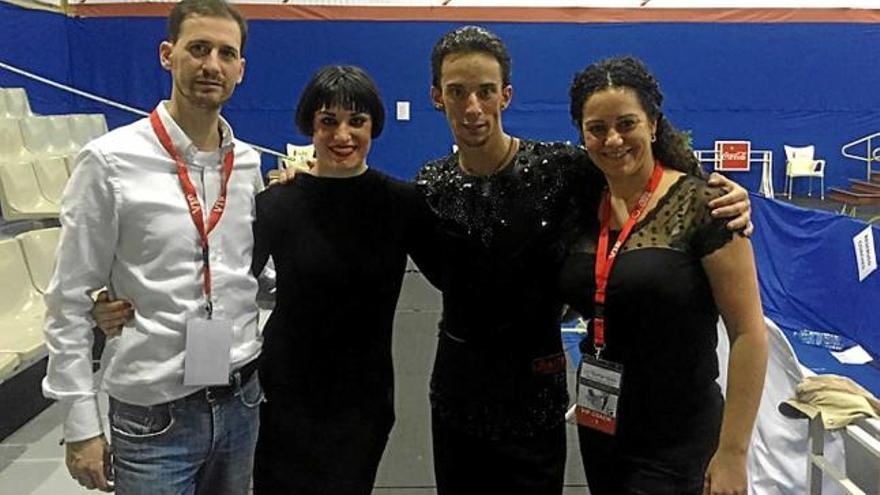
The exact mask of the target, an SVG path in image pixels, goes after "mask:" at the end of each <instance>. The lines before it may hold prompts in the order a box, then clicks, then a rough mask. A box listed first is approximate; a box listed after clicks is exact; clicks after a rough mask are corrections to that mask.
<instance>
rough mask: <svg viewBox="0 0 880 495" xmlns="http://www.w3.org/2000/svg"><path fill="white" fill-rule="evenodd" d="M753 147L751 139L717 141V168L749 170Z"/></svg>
mask: <svg viewBox="0 0 880 495" xmlns="http://www.w3.org/2000/svg"><path fill="white" fill-rule="evenodd" d="M751 148H752V142H751V141H715V159H716V160H717V161H718V163H717V166H716V167H715V169H716V170H733V171H741V172H748V171H749V155H750V154H751Z"/></svg>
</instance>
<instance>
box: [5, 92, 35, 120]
mask: <svg viewBox="0 0 880 495" xmlns="http://www.w3.org/2000/svg"><path fill="white" fill-rule="evenodd" d="M0 99H2V100H3V103H2V104H0V109H2V111H0V117H5V118H13V119H20V118H22V117H27V116H29V115H31V104H30V102H29V101H28V96H27V92H26V91H25V89H24V88H3V89H0Z"/></svg>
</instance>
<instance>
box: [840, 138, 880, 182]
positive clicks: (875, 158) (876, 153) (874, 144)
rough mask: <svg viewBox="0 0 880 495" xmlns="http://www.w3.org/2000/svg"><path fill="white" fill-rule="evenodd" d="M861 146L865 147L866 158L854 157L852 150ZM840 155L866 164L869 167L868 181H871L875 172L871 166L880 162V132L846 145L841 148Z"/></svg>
mask: <svg viewBox="0 0 880 495" xmlns="http://www.w3.org/2000/svg"><path fill="white" fill-rule="evenodd" d="M860 144H864V145H865V156H861V155H854V154H852V153H850V148H853V147H855V146H857V145H860ZM840 153H841V154H842V155H843V156H845V157H847V158H852V159H853V160H860V161H863V162H865V164H866V167H867V174H866V175H867V179H866V180H871V172H872V171H873V168H872V167H871V164H872V163H874V162H880V132H875V133H874V134H871V135H870V136H865V137H863V138H859V139H856V140H855V141H853V142H851V143H846V144H844V145H843V146H841V147H840Z"/></svg>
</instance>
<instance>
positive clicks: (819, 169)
mask: <svg viewBox="0 0 880 495" xmlns="http://www.w3.org/2000/svg"><path fill="white" fill-rule="evenodd" d="M815 151H816V147H815V146H813V145H809V146H789V145H787V144H786V145H785V178H786V186H787V189H788V199H791V190H792V185H793V181H794V178H795V177H807V178H808V179H809V192H808V193H807V196H812V195H813V177H818V178H819V180H820V181H821V185H822V190H821V191H820V193H819V195H820V197H821V198H822V200H824V199H825V160H816V159H814V158H813V155H814V154H815Z"/></svg>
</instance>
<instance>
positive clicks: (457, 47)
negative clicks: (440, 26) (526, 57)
mask: <svg viewBox="0 0 880 495" xmlns="http://www.w3.org/2000/svg"><path fill="white" fill-rule="evenodd" d="M473 52H477V53H486V54H488V55H491V56H492V57H494V58H495V60H497V61H498V65H500V66H501V84H502V86H507V85H508V84H510V65H511V62H510V53H508V52H507V47H506V46H505V45H504V42H503V41H501V38H499V37H498V35H497V34H495V33H493V32H491V31H489V30H488V29H486V28H483V27H480V26H464V27H460V28H458V29H455V30H453V31H450V32H448V33H446V34H444V35H443V36H441V37H440V39H439V40H437V43H436V44H435V45H434V49H433V50H432V51H431V85H433V86H434V87H435V88H439V87H440V78H441V76H442V74H441V72H442V69H443V59H445V58H446V57H447V56H448V55H451V54H453V53H473Z"/></svg>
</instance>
